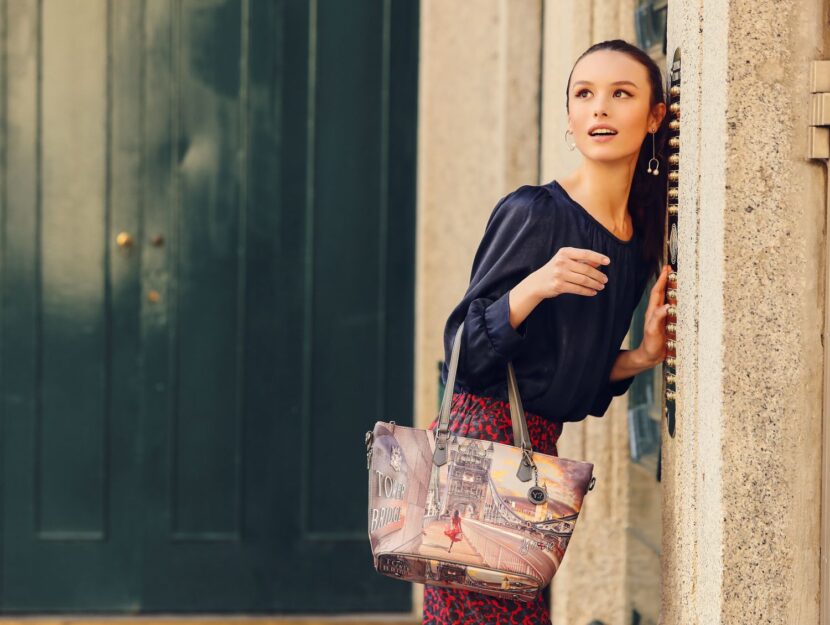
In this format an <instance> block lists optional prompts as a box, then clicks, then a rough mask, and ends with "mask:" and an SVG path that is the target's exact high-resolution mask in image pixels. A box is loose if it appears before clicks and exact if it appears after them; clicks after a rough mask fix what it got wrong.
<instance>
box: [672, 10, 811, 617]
mask: <svg viewBox="0 0 830 625" xmlns="http://www.w3.org/2000/svg"><path fill="white" fill-rule="evenodd" d="M669 22H670V24H669V50H668V54H669V56H671V55H672V53H673V51H674V48H675V47H676V46H680V47H681V49H682V55H683V56H682V67H683V70H682V71H683V73H682V77H683V86H682V94H681V98H682V100H681V106H682V108H681V111H682V115H683V118H682V122H681V133H682V134H681V148H680V151H681V157H680V175H681V178H680V213H679V231H680V234H681V236H680V250H679V254H680V256H679V259H680V260H679V263H680V267H679V271H678V279H679V292H678V301H679V307H678V316H679V320H678V343H679V346H678V350H679V352H678V375H679V380H678V391H679V399H678V404H677V408H678V416H677V430H676V435H675V437H674V438H670V437H669V436H668V434H667V433H666V431H665V427H664V428H663V430H664V431H663V489H664V493H663V495H664V496H663V528H664V531H663V560H662V577H663V600H662V624H663V625H674V624H677V625H680V624H683V625H689V624H691V623H695V624H701V625H721V624H722V625H727V624H728V625H732V624H735V625H738V624H743V623H769V624H780V625H807V624H810V625H813V624H816V623H818V622H819V620H818V619H819V615H818V606H819V590H820V589H819V527H820V490H819V489H820V484H821V471H820V469H821V410H822V404H821V396H822V366H823V354H822V339H821V333H822V323H823V322H822V319H823V305H824V289H823V271H824V269H823V267H824V263H825V257H824V249H825V233H824V232H823V226H824V210H825V198H824V192H823V189H824V182H823V173H824V172H823V168H822V167H821V166H820V165H819V164H816V163H814V162H811V161H807V160H805V154H806V137H807V124H808V123H809V121H808V120H809V117H808V105H809V102H810V100H809V97H808V80H807V72H808V70H809V62H810V60H812V59H816V58H827V54H826V52H825V53H822V52H821V51H822V50H826V47H825V45H824V40H823V37H826V31H824V32H823V31H822V24H823V23H824V22H826V16H825V13H824V7H823V3H822V2H819V1H817V0H793V1H792V2H777V1H775V0H751V1H750V0H723V1H721V2H703V0H673V1H672V2H671V4H670V7H669Z"/></svg>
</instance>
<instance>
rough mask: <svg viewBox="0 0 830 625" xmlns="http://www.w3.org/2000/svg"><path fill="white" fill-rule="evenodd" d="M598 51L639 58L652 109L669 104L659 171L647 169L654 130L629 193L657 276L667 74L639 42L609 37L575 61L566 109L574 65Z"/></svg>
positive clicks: (658, 149)
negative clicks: (609, 51)
mask: <svg viewBox="0 0 830 625" xmlns="http://www.w3.org/2000/svg"><path fill="white" fill-rule="evenodd" d="M598 50H613V51H615V52H622V53H624V54H627V55H628V56H630V57H631V58H632V59H634V60H635V61H638V62H639V63H640V64H642V65H643V66H644V67H645V68H646V72H647V73H648V81H649V84H650V85H651V103H650V107H649V112H651V111H653V110H654V107H655V106H657V104H659V103H660V102H663V103H665V104H666V115H664V116H663V121H662V122H661V123H660V127H659V128H658V129H657V133H656V134H655V135H654V152H655V155H656V158H657V160H658V161H660V166H659V168H658V169H659V172H660V173H659V174H658V175H656V176H655V175H654V174H650V173H648V172H647V171H646V169H647V167H648V162H649V160H650V159H651V154H652V146H651V142H652V138H651V133H650V132H649V133H647V134H646V137H645V140H644V141H643V144H642V146H640V154H639V156H638V157H637V165H636V167H635V168H634V178H633V179H632V181H631V192H630V193H629V195H628V212H629V213H631V220H632V221H633V222H634V228H635V229H636V230H637V233H638V234H639V237H640V245H641V250H642V255H643V258H644V259H645V260H646V261H647V262H648V263H649V265H651V266H652V273H650V274H649V275H650V276H654V277H655V278H656V277H657V276H658V275H659V274H660V269H661V265H662V263H663V244H664V237H665V234H664V231H665V227H666V184H667V179H668V178H667V172H668V169H669V163H668V159H667V155H666V154H665V146H666V142H667V140H668V135H669V110H668V102H666V96H665V92H664V89H663V75H662V74H661V72H660V68H659V67H658V65H657V63H655V62H654V60H652V58H651V57H650V56H649V55H648V54H646V53H645V52H643V51H642V50H641V49H640V48H638V47H637V46H635V45H632V44H630V43H628V42H627V41H624V40H622V39H609V40H607V41H600V42H599V43H595V44H594V45H592V46H591V47H590V48H588V49H587V50H585V52H583V53H582V54H581V55H580V56H579V58H578V59H577V60H576V62H574V66H573V67H572V68H571V73H570V74H569V75H568V84H567V86H566V87H565V108H566V109H567V110H568V112H570V107H569V106H568V94H569V93H570V90H571V76H572V75H573V71H574V67H576V64H577V63H578V62H579V61H580V59H582V58H583V57H585V56H587V55H589V54H591V53H592V52H596V51H598Z"/></svg>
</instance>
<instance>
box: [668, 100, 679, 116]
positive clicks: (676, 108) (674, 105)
mask: <svg viewBox="0 0 830 625" xmlns="http://www.w3.org/2000/svg"><path fill="white" fill-rule="evenodd" d="M669 110H670V111H671V112H672V113H674V114H675V115H676V116H677V117H680V102H672V103H671V106H669Z"/></svg>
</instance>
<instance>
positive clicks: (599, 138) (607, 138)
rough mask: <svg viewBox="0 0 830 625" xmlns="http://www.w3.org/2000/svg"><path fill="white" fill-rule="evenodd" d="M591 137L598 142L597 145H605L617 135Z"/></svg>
mask: <svg viewBox="0 0 830 625" xmlns="http://www.w3.org/2000/svg"><path fill="white" fill-rule="evenodd" d="M588 136H589V137H591V139H592V140H594V141H596V142H597V143H605V142H607V141H611V139H613V138H614V137H616V136H617V135H588Z"/></svg>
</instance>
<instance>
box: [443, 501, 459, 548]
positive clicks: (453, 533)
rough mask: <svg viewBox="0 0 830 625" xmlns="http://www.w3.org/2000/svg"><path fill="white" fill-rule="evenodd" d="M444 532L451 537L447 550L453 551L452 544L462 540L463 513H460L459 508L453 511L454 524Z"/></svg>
mask: <svg viewBox="0 0 830 625" xmlns="http://www.w3.org/2000/svg"><path fill="white" fill-rule="evenodd" d="M444 533H445V534H446V535H447V536H449V538H450V546H449V548H448V549H447V552H451V551H452V546H453V545H454V544H455V543H457V542H461V515H460V514H459V513H458V510H455V511H453V513H452V525H450V526H449V527H448V528H447V529H445V530H444Z"/></svg>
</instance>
